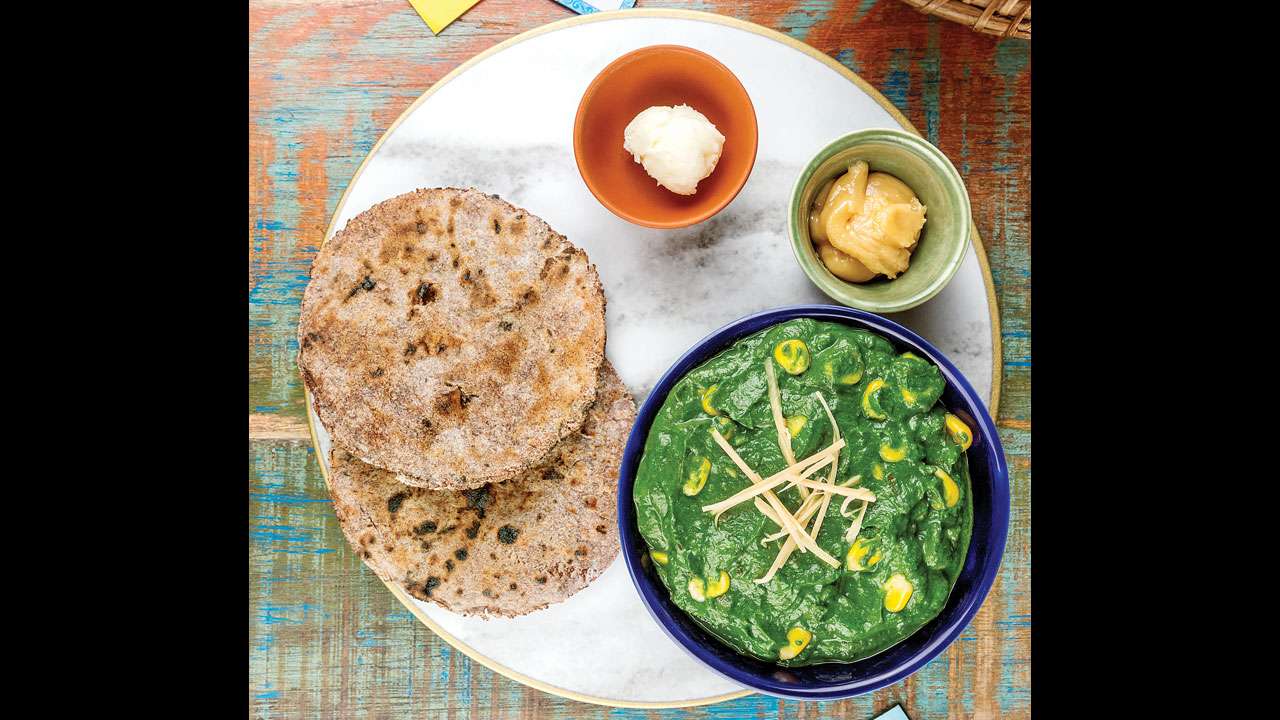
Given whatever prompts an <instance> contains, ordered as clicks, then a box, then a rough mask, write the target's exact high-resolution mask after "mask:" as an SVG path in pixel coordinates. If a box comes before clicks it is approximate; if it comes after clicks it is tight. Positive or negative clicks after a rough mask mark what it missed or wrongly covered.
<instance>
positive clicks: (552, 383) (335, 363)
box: [298, 188, 605, 489]
mask: <svg viewBox="0 0 1280 720" xmlns="http://www.w3.org/2000/svg"><path fill="white" fill-rule="evenodd" d="M604 307H605V300H604V292H603V290H602V289H601V287H600V279H599V276H598V275H597V274H596V270H595V267H594V266H592V265H591V264H590V263H589V261H588V260H587V255H586V253H585V252H583V251H582V250H580V249H578V248H577V247H575V246H574V245H572V244H571V243H570V242H569V241H568V240H566V239H565V238H564V237H563V236H561V235H559V234H557V233H556V232H555V231H553V230H552V229H551V228H550V227H549V226H548V225H547V224H546V223H545V222H543V221H542V220H541V219H539V218H537V217H535V216H533V215H530V214H529V213H527V212H525V211H524V210H521V209H520V208H517V207H514V206H512V205H510V204H509V203H506V202H504V201H502V200H500V199H499V198H498V197H497V196H496V195H485V194H483V193H481V192H479V191H477V190H458V189H454V188H436V189H426V190H415V191H413V192H410V193H406V194H404V195H399V196H397V197H394V198H391V199H390V200H386V201H383V202H381V203H378V204H377V205H375V206H373V207H372V208H370V209H368V210H366V211H364V212H363V213H361V214H359V215H357V216H356V217H354V218H352V220H351V221H350V222H349V223H347V226H346V227H345V228H343V229H342V230H341V231H340V232H338V233H337V234H336V235H334V237H333V238H332V239H331V240H330V241H329V242H328V243H326V244H325V245H324V247H323V248H321V250H320V253H319V254H318V255H317V257H316V260H315V263H314V264H313V265H312V268H311V281H310V283H309V284H308V285H307V289H306V292H305V293H304V295H303V300H302V313H301V318H300V320H299V324H298V344H299V351H298V365H299V367H300V368H301V369H302V377H303V381H304V382H305V383H306V386H307V388H308V389H309V390H310V391H311V393H312V395H313V396H314V399H315V403H314V407H315V410H316V414H317V415H318V416H319V417H320V420H321V422H322V423H323V424H324V426H325V428H326V429H327V430H328V431H329V434H330V436H331V437H332V438H333V442H334V444H335V445H337V446H339V447H341V448H343V449H345V450H347V451H348V452H350V453H351V454H352V455H354V456H355V457H357V458H359V459H360V460H363V461H364V462H366V463H369V464H372V465H375V466H377V467H379V468H384V469H387V470H390V471H392V472H394V473H397V474H398V475H399V479H400V481H401V482H403V483H406V484H409V485H414V486H419V487H427V488H433V489H467V488H478V487H480V486H483V485H485V484H488V483H494V482H502V481H505V480H508V479H511V478H513V477H515V476H516V475H518V474H520V473H522V472H524V471H525V470H528V469H529V468H531V467H536V466H539V465H542V464H544V463H545V462H546V461H547V457H548V453H549V452H550V451H551V450H552V449H553V448H554V447H555V446H556V444H557V443H558V442H560V440H561V439H562V438H564V437H566V436H568V435H569V434H570V433H572V432H574V431H576V430H577V429H578V427H579V426H581V425H582V420H583V416H584V414H585V413H586V410H587V407H588V406H590V405H591V403H592V401H593V400H594V398H595V389H596V381H597V378H598V377H599V371H600V364H601V362H602V360H603V358H604V342H605V317H604Z"/></svg>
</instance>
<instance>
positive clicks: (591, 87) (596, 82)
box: [573, 43, 760, 230]
mask: <svg viewBox="0 0 1280 720" xmlns="http://www.w3.org/2000/svg"><path fill="white" fill-rule="evenodd" d="M658 52H681V53H685V54H689V55H693V56H695V57H697V58H699V59H700V60H704V61H706V62H709V63H711V64H712V65H715V66H717V67H719V68H721V69H722V70H724V72H725V73H727V74H728V76H729V77H730V78H732V79H733V82H734V83H735V84H736V86H737V88H738V89H739V90H741V91H742V96H743V97H744V98H746V100H747V109H748V110H750V111H751V112H750V120H751V123H750V127H751V154H750V156H749V158H748V160H747V169H746V172H745V173H743V175H742V179H741V180H740V181H739V182H738V183H737V184H736V185H735V186H734V187H733V188H732V190H731V191H730V192H727V193H725V196H724V199H723V201H721V202H719V203H717V204H716V205H714V206H713V207H711V208H710V209H709V210H706V211H703V212H701V213H698V214H696V215H692V216H690V217H689V218H687V219H684V220H676V221H670V222H660V221H654V220H648V219H645V218H642V217H639V216H637V215H634V214H632V213H629V212H627V211H626V210H623V209H622V208H620V207H618V206H617V205H616V204H615V203H613V202H612V201H610V200H609V199H608V198H606V197H605V196H604V195H603V194H602V193H601V192H600V191H599V190H598V189H597V188H596V185H595V184H594V183H593V182H592V181H591V179H590V174H589V173H588V172H587V170H586V168H585V166H584V163H583V159H582V158H583V155H584V153H585V148H584V147H583V143H582V134H583V125H584V124H585V122H586V121H585V116H586V108H587V102H588V101H589V100H590V99H591V98H592V97H593V96H594V95H595V94H596V92H597V90H599V88H600V85H601V83H603V82H604V80H605V78H606V77H607V76H610V75H612V74H613V72H614V70H615V69H616V68H617V66H619V65H621V64H623V63H625V62H627V61H630V60H633V59H635V58H636V57H637V56H641V55H647V54H654V53H658ZM759 149H760V123H759V119H758V118H757V117H756V106H755V103H754V102H753V101H752V100H751V94H750V93H748V92H747V88H746V86H744V85H743V84H742V80H741V79H739V78H738V76H737V75H736V74H735V73H734V72H733V71H732V70H730V69H729V67H728V66H727V65H725V64H724V63H722V62H720V61H719V60H717V59H716V58H715V57H713V56H711V55H709V54H707V53H705V52H703V51H701V50H699V49H697V48H693V47H689V46H688V45H678V44H675V43H659V44H656V45H646V46H644V47H640V48H636V49H635V50H631V51H630V52H626V53H623V54H622V55H619V56H618V57H616V58H614V59H613V60H612V61H610V62H609V64H608V65H605V66H604V67H603V68H601V69H600V72H598V73H596V76H595V77H593V78H591V82H590V83H588V84H587V88H586V90H583V91H582V97H581V98H580V99H579V100H578V109H577V112H576V113H575V114H574V116H573V162H574V164H575V165H577V167H578V176H579V177H581V178H582V182H583V184H585V185H586V186H587V190H589V191H590V192H591V194H592V195H593V196H594V197H595V199H596V200H597V201H598V202H599V203H600V204H601V205H603V206H604V207H605V209H606V210H608V211H609V212H611V213H613V214H614V215H616V216H618V217H620V218H622V219H623V220H626V221H627V222H629V223H634V224H636V225H641V226H643V227H650V228H657V229H659V230H675V229H678V228H685V227H689V226H691V225H697V224H698V223H700V222H704V221H706V220H709V219H710V218H712V217H713V216H715V215H716V214H717V213H719V212H720V211H721V210H724V209H725V208H726V207H728V206H729V203H731V202H733V201H734V199H736V198H737V197H738V194H739V193H741V192H742V189H743V188H744V187H746V185H747V181H748V180H750V179H751V173H752V172H753V171H754V170H755V167H756V157H757V154H758V152H759Z"/></svg>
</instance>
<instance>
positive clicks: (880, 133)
mask: <svg viewBox="0 0 1280 720" xmlns="http://www.w3.org/2000/svg"><path fill="white" fill-rule="evenodd" d="M854 160H866V161H867V164H868V165H870V166H871V172H885V173H889V174H890V175H893V176H894V177H896V178H898V179H899V180H901V181H902V182H904V183H906V184H907V187H910V188H911V189H912V190H913V191H915V194H916V197H918V198H920V202H922V203H924V205H925V207H926V208H927V209H926V210H925V223H924V229H923V230H922V231H921V233H920V243H919V244H918V245H916V249H915V250H914V251H913V252H912V253H911V265H910V267H908V268H907V271H906V272H904V273H902V274H901V275H899V276H898V277H896V278H894V279H893V280H886V279H884V278H883V277H881V278H880V279H877V280H872V281H871V282H866V283H851V282H845V281H844V280H841V279H840V278H838V277H836V276H835V275H832V274H831V272H830V271H829V270H827V267H826V265H823V264H822V260H821V259H819V257H818V253H817V251H815V250H814V248H813V242H812V241H811V240H810V239H809V208H810V207H812V206H813V196H814V195H815V194H816V193H817V192H818V190H819V188H821V187H822V185H823V183H825V182H826V181H827V180H830V179H831V178H834V177H837V176H839V175H843V174H844V173H845V172H846V171H847V170H848V169H849V164H850V163H852V162H853V161H854ZM972 224H973V221H972V219H971V218H970V215H969V195H968V193H966V192H965V189H964V181H963V180H961V179H960V173H958V172H956V168H955V166H954V165H952V164H951V161H950V160H948V159H947V156H946V155H943V154H942V151H941V150H938V148H936V147H934V146H933V145H931V144H929V143H928V142H927V141H926V140H924V139H923V138H920V137H919V136H916V135H913V134H911V133H909V132H906V131H904V130H889V129H879V128H874V129H870V130H859V131H858V132H853V133H849V134H848V135H845V136H843V137H840V138H837V139H836V140H835V141H833V142H832V143H831V144H829V145H827V146H826V147H824V148H822V150H820V151H819V152H818V154H817V156H816V157H814V158H813V160H812V161H811V162H810V163H809V165H808V167H806V168H805V169H804V170H803V171H802V172H801V173H800V177H799V178H798V179H797V180H796V185H795V189H793V190H792V191H791V207H790V210H789V212H788V217H787V225H788V228H789V229H790V232H791V246H792V250H794V251H795V254H796V260H797V261H798V262H799V263H800V267H801V268H803V269H804V273H805V274H806V275H808V276H809V279H810V280H812V281H813V284H814V285H817V286H818V289H820V290H822V292H824V293H826V294H827V296H828V297H830V298H831V299H832V300H835V301H836V302H838V303H841V304H843V305H848V306H849V307H854V308H858V309H860V310H868V311H870V312H876V313H892V312H900V311H902V310H908V309H910V308H913V307H915V306H917V305H919V304H920V303H923V302H924V301H926V300H928V299H929V298H931V297H933V296H934V295H937V294H938V293H939V292H942V288H944V287H946V285H947V283H948V282H951V278H953V277H955V274H956V271H957V270H959V269H960V263H961V261H963V260H964V254H965V251H966V249H967V248H968V247H969V234H970V232H971V230H970V228H971V227H972Z"/></svg>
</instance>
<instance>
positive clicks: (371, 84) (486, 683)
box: [248, 0, 1031, 720]
mask: <svg viewBox="0 0 1280 720" xmlns="http://www.w3.org/2000/svg"><path fill="white" fill-rule="evenodd" d="M639 6H641V7H681V8H688V9H694V10H704V11H711V12H718V13H721V14H724V15H729V16H732V17H737V18H741V19H744V20H750V21H752V22H756V23H759V24H761V25H764V26H766V27H770V28H773V29H776V30H779V31H782V32H784V33H786V34H788V35H790V36H792V37H794V38H797V39H799V40H803V41H805V42H807V43H809V44H811V45H813V46H815V47H817V48H818V49H820V50H822V51H823V52H826V53H828V54H830V55H831V56H832V57H834V58H835V59H836V60H838V61H839V62H841V63H843V64H844V65H845V66H847V67H849V68H850V69H852V70H853V71H855V72H857V73H858V74H859V75H861V76H862V77H863V78H864V79H865V80H867V81H868V82H870V83H871V84H872V85H874V86H876V87H877V88H879V89H880V91H881V92H883V93H884V94H885V96H887V97H888V98H889V100H890V101H892V102H893V103H894V104H895V105H896V106H897V107H898V108H899V109H901V110H902V111H903V112H904V113H905V114H906V115H907V117H909V118H910V119H911V121H912V122H913V123H914V124H915V125H916V127H917V128H919V129H920V131H921V132H922V133H924V134H925V136H926V137H927V138H928V139H929V140H930V141H932V142H933V143H934V144H936V145H937V146H938V147H940V148H941V149H942V150H943V152H945V153H946V154H947V155H948V156H949V157H950V158H951V159H952V161H953V162H955V164H956V166H957V167H958V168H959V169H960V172H961V173H962V174H963V175H964V179H965V183H966V185H967V186H968V188H969V192H970V195H971V198H972V204H973V212H974V221H975V222H976V223H977V225H978V229H979V231H980V232H981V233H982V237H983V240H984V241H985V244H986V248H987V254H988V257H989V259H990V262H991V273H992V276H993V278H994V280H995V286H996V293H997V297H998V299H999V305H1000V320H1001V326H1002V328H1003V345H1004V358H1003V363H1004V382H1003V386H1002V392H1001V403H1000V408H999V409H998V412H997V414H996V418H997V423H998V425H999V427H1000V433H1001V438H1002V440H1003V442H1004V446H1005V450H1006V452H1007V453H1008V456H1009V463H1010V468H1011V471H1012V472H1011V482H1012V490H1013V511H1012V524H1011V527H1010V530H1009V541H1008V547H1007V548H1006V552H1005V558H1004V563H1003V566H1002V569H1001V574H1000V577H999V578H998V579H997V581H996V584H995V586H994V588H993V589H992V591H991V594H990V596H989V597H988V599H987V601H986V603H985V604H984V605H983V608H982V610H981V612H980V613H979V614H978V616H977V617H976V618H975V619H974V621H973V623H972V624H971V625H970V626H969V628H967V629H966V630H965V632H964V634H963V635H962V636H961V637H960V639H959V640H957V641H956V642H955V643H954V644H953V645H952V646H951V647H950V648H949V650H948V651H947V652H946V653H944V654H943V655H940V656H939V657H938V658H937V659H935V660H934V661H933V662H932V663H930V664H929V665H928V666H926V667H925V668H924V669H922V670H921V671H920V672H918V673H916V674H915V675H913V676H911V677H910V678H908V679H907V680H905V681H903V682H902V683H899V684H897V685H895V686H893V687H890V688H887V689H885V690H882V691H879V692H876V693H873V694H871V695H866V696H863V697H859V698H854V699H851V700H845V701H840V702H826V703H799V702H788V701H782V700H777V699H774V698H770V697H766V696H762V695H751V696H748V697H744V698H741V699H738V700H733V701H729V702H724V703H720V704H718V705H712V706H707V707H702V708H694V709H690V710H651V711H646V710H619V709H613V708H606V707H599V706H595V705H588V704H583V703H578V702H574V701H572V700H565V699H561V698H558V697H555V696H552V695H548V694H546V693H543V692H540V691H538V690H533V689H530V688H526V687H524V686H522V685H520V684H518V683H516V682H514V681H512V680H508V679H507V678H505V677H502V676H500V675H497V674H495V673H493V672H491V671H489V670H488V669H487V668H485V667H483V666H481V665H479V664H478V663H474V662H472V661H471V660H470V659H469V658H467V657H466V656H465V655H463V654H462V653H460V652H457V651H455V650H453V649H452V648H451V647H450V646H449V645H447V644H446V643H444V642H443V641H442V640H440V639H439V638H438V637H436V636H435V635H434V634H433V633H432V632H431V631H430V630H429V629H428V628H427V627H425V626H424V625H422V624H421V623H420V622H418V621H417V620H416V619H415V618H414V617H413V615H411V614H410V613H409V611H408V610H406V609H405V608H404V607H403V606H401V605H400V603H399V602H397V601H396V599H395V598H394V597H393V596H392V595H391V593H389V592H388V591H387V590H386V589H385V588H384V587H383V585H382V583H381V582H379V581H378V579H377V578H376V577H375V576H374V575H373V573H372V572H370V571H368V570H366V569H365V567H364V565H363V564H362V563H361V562H360V560H359V559H358V558H357V557H356V556H355V555H354V554H353V553H352V552H351V551H350V550H349V548H348V546H347V543H346V541H345V540H344V538H343V536H342V532H341V531H340V530H339V528H338V524H337V520H336V519H335V518H334V515H333V511H332V507H331V504H330V502H329V498H328V495H327V493H326V491H325V486H324V480H323V478H322V476H321V474H320V470H319V466H318V465H317V461H316V457H315V452H314V450H313V449H312V448H311V443H310V439H309V437H308V435H307V426H306V415H305V410H304V401H303V392H302V385H301V381H300V379H299V377H298V372H297V367H296V365H295V362H294V357H295V355H296V353H297V341H296V339H295V335H294V333H295V328H296V325H297V320H298V305H299V302H300V300H301V297H302V290H303V288H304V287H305V286H306V282H307V278H308V272H309V268H310V265H311V259H312V257H313V256H314V255H315V253H316V250H317V248H318V246H319V244H320V242H321V240H322V238H323V236H324V230H325V226H326V224H327V223H328V220H329V217H330V215H331V213H332V212H333V209H334V207H335V206H336V204H337V201H338V198H339V196H340V195H341V194H342V191H343V190H344V189H345V187H346V184H347V183H348V182H349V180H350V179H351V176H352V175H353V174H354V173H355V170H356V167H357V166H358V165H359V164H360V162H361V160H362V159H363V158H364V156H365V155H366V154H367V153H368V152H369V150H370V148H371V147H372V146H373V144H374V143H375V142H376V141H377V139H378V138H379V137H380V136H381V134H382V133H383V131H384V130H385V129H386V128H387V127H388V126H389V125H390V124H391V123H392V122H393V121H394V120H395V118H396V117H397V116H398V115H399V114H400V113H401V112H402V111H403V110H404V109H405V108H406V107H408V105H409V104H410V103H411V102H413V100H414V99H415V98H417V97H418V96H419V95H421V94H422V93H423V92H424V91H425V90H426V89H427V88H429V87H430V86H431V85H432V83H434V82H435V81H436V80H438V79H439V78H440V77H442V76H443V75H444V74H445V73H447V72H449V71H450V70H451V69H453V68H454V67H456V66H457V65H458V64H460V63H461V62H463V61H465V60H466V59H468V58H470V57H471V56H473V55H475V54H476V53H478V52H480V51H482V50H484V49H486V48H488V47H491V46H492V45H494V44H496V43H498V42H500V41H502V40H505V39H507V38H509V37H511V36H512V35H515V34H517V33H520V32H523V31H525V30H528V29H531V28H534V27H537V26H539V25H543V24H545V23H548V22H551V21H554V20H559V19H562V18H565V17H570V16H572V14H573V13H572V12H571V11H570V10H568V9H566V8H564V7H562V6H560V5H558V4H556V3H554V2H552V1H551V0H482V2H480V3H479V4H478V5H477V6H475V7H474V8H472V9H471V10H470V11H469V12H467V13H466V14H465V15H463V17H462V18H460V19H459V20H458V21H456V22H455V23H453V24H452V25H450V26H449V27H448V28H446V29H445V30H444V31H443V32H442V33H441V34H440V35H439V36H433V35H432V34H431V32H430V30H429V29H428V28H427V26H426V24H425V23H424V22H423V21H422V20H421V18H419V17H418V15H417V14H416V13H415V12H414V11H413V9H412V8H411V7H410V6H409V4H408V2H406V1H405V0H324V1H317V0H307V1H303V0H250V3H249V42H250V48H249V161H250V162H249V220H248V222H249V228H248V230H249V233H248V234H249V298H250V305H249V378H250V383H249V408H248V411H249V437H250V443H249V518H250V519H249V524H250V544H249V558H248V560H249V678H248V705H249V716H250V717H252V718H410V717H413V718H419V717H426V718H435V717H441V718H450V719H451V720H452V719H453V718H544V717H554V718H604V717H646V718H667V717H670V718H675V717H705V718H737V717H752V718H756V717H761V718H763V717H771V718H772V717H778V718H846V717H847V718H870V717H872V716H873V715H875V714H877V713H879V712H882V711H884V710H885V709H887V708H889V707H891V706H892V705H894V704H901V705H902V706H903V709H904V710H906V712H907V714H908V715H909V716H910V717H911V718H912V720H921V719H923V718H942V717H977V718H1025V717H1029V715H1030V710H1031V696H1030V685H1031V646H1030V631H1031V616H1030V612H1031V610H1030V607H1031V597H1030V568H1031V507H1030V494H1031V441H1030V430H1031V426H1030V406H1031V401H1030V377H1031V357H1030V331H1031V327H1030V318H1031V314H1030V310H1031V308H1030V286H1031V277H1030V263H1029V250H1030V243H1031V232H1030V194H1031V180H1030V178H1031V163H1030V149H1031V127H1030V111H1031V98H1030V86H1031V52H1030V46H1029V44H1028V43H1027V42H1025V41H1022V40H1016V39H1006V40H999V39H996V38H993V37H990V36H987V35H982V34H978V33H975V32H972V31H970V30H969V29H967V28H965V27H963V26H961V25H958V24H955V23H951V22H947V21H945V20H941V19H939V18H934V17H928V16H925V15H922V14H920V13H918V12H916V11H914V10H912V9H911V8H909V7H907V6H906V5H905V4H903V3H901V2H898V1H897V0H799V1H798V2H795V1H792V0H739V2H733V3H730V2H722V1H719V0H693V1H692V2H673V1H670V0H667V1H661V0H640V2H639Z"/></svg>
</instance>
